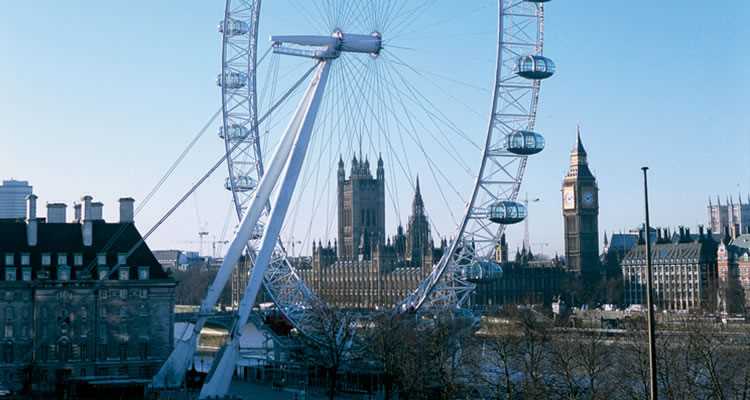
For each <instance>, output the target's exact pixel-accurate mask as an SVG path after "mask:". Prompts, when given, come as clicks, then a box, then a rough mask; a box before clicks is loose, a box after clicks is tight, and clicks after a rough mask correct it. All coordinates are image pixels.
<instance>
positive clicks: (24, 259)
mask: <svg viewBox="0 0 750 400" xmlns="http://www.w3.org/2000/svg"><path fill="white" fill-rule="evenodd" d="M30 264H31V256H30V255H29V253H22V254H21V265H30Z"/></svg>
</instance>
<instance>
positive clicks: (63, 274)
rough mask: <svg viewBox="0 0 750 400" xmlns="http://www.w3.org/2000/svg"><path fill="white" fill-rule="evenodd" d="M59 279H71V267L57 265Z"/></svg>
mask: <svg viewBox="0 0 750 400" xmlns="http://www.w3.org/2000/svg"><path fill="white" fill-rule="evenodd" d="M57 280H58V281H69V280H70V267H69V266H67V265H62V266H59V267H57Z"/></svg>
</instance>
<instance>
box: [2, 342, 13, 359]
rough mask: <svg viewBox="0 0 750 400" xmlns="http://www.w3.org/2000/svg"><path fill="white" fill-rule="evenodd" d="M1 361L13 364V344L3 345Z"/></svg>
mask: <svg viewBox="0 0 750 400" xmlns="http://www.w3.org/2000/svg"><path fill="white" fill-rule="evenodd" d="M3 361H4V362H5V363H6V364H10V363H12V362H13V343H12V342H7V343H5V344H4V345H3Z"/></svg>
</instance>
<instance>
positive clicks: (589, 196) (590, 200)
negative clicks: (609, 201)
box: [583, 192, 594, 206]
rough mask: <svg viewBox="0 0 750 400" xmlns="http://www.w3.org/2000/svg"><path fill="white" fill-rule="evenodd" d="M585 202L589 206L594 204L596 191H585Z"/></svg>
mask: <svg viewBox="0 0 750 400" xmlns="http://www.w3.org/2000/svg"><path fill="white" fill-rule="evenodd" d="M583 204H584V205H587V206H592V205H594V192H584V193H583Z"/></svg>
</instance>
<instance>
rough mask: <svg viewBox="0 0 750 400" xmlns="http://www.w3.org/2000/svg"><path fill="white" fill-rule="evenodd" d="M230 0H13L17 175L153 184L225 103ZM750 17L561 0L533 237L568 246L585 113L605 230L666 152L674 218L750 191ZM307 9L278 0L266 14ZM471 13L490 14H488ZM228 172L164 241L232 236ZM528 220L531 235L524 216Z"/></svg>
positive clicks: (697, 215)
mask: <svg viewBox="0 0 750 400" xmlns="http://www.w3.org/2000/svg"><path fill="white" fill-rule="evenodd" d="M481 1H484V0H481ZM449 4H450V3H449ZM452 4H455V5H454V6H453V7H455V9H444V10H442V12H444V13H446V14H447V15H449V14H452V13H455V14H460V13H462V12H465V10H464V9H462V8H461V7H464V6H461V5H460V4H463V2H453V3H452ZM222 6H223V2H220V1H180V2H178V1H159V2H152V1H132V2H129V3H128V5H127V6H125V5H118V6H117V7H116V6H113V5H112V3H107V2H93V1H68V2H58V1H35V2H4V4H3V5H2V13H0V138H2V146H0V177H2V178H10V177H14V178H18V179H27V180H29V181H31V183H32V184H33V185H34V187H35V192H36V193H37V194H38V195H39V196H40V197H41V200H42V202H43V203H44V202H46V201H50V202H52V201H65V202H67V203H69V204H70V203H72V201H73V200H75V199H77V198H79V197H80V196H81V195H83V194H84V193H88V194H92V195H94V197H95V198H97V199H99V200H101V201H103V202H105V216H107V217H108V218H115V217H116V208H115V206H114V202H115V201H116V199H117V198H118V197H121V196H133V197H135V198H136V199H139V198H142V197H143V196H145V194H146V193H147V192H148V190H149V189H150V188H151V186H152V185H153V184H154V183H155V182H156V181H157V180H158V177H159V176H160V175H161V174H162V173H163V171H164V170H165V169H166V168H167V167H168V166H169V165H170V164H171V162H172V160H173V159H174V158H175V157H176V155H177V154H178V153H179V151H180V150H181V149H182V148H183V147H184V146H185V144H186V143H187V142H188V141H189V140H190V138H191V137H192V136H193V135H194V134H195V132H196V131H197V130H198V129H199V128H200V127H201V125H203V124H204V123H205V121H206V120H207V119H208V117H209V116H210V115H211V114H213V112H214V111H216V109H217V108H218V107H219V98H218V92H217V90H216V87H215V85H214V82H213V81H214V79H215V76H216V71H217V70H218V66H219V58H218V56H219V50H218V46H219V37H218V35H217V33H216V25H217V22H218V21H219V19H220V18H221V16H222V12H223V11H222ZM749 17H750V5H748V4H747V2H745V1H741V0H733V1H728V2H723V3H722V6H721V7H717V6H715V5H713V6H712V5H708V3H706V2H704V1H697V0H691V1H682V2H654V1H646V0H637V1H636V0H634V1H629V2H614V1H607V2H591V1H585V2H584V1H577V2H573V1H552V2H550V3H548V7H547V20H546V49H545V53H546V54H547V55H548V56H550V57H552V58H554V60H555V61H556V63H557V65H558V73H557V75H556V76H555V77H554V79H551V80H548V81H545V82H544V84H543V88H542V100H541V105H540V112H539V117H538V123H537V127H538V129H539V130H540V131H542V132H544V133H545V135H546V137H547V141H548V147H547V149H546V150H545V152H544V153H542V154H541V155H540V156H537V157H535V158H534V159H533V160H532V161H531V162H530V164H529V168H528V173H527V177H526V179H525V183H524V187H523V189H522V190H523V191H524V192H526V191H528V192H529V194H530V196H531V197H540V198H541V199H542V201H541V202H540V203H537V204H535V205H533V206H532V210H531V212H532V217H531V219H530V226H531V235H532V242H535V243H549V246H547V249H546V250H545V251H547V252H554V251H560V250H561V249H562V217H561V211H560V208H561V207H560V203H561V200H560V184H561V181H562V178H563V176H564V174H565V172H566V169H567V164H568V155H569V150H570V148H571V146H572V145H573V142H574V138H575V129H576V125H577V124H580V125H581V126H582V132H583V139H584V143H585V145H586V147H587V149H588V152H589V159H590V163H591V167H592V169H593V171H594V173H595V174H596V175H597V178H598V180H599V187H600V190H601V192H600V203H601V211H600V221H599V224H600V229H601V230H602V232H603V231H604V230H607V231H610V232H611V231H613V230H620V229H628V228H630V227H632V226H634V225H636V224H638V223H639V221H641V220H642V218H643V217H642V215H643V212H642V200H641V196H642V193H641V187H640V183H641V180H640V179H641V175H640V167H641V166H642V165H649V166H650V167H651V171H652V172H651V183H652V187H651V192H652V220H653V223H654V224H657V225H673V226H674V225H678V224H686V225H693V226H694V225H697V224H699V223H705V220H706V214H707V213H706V209H705V206H706V201H707V197H708V196H709V195H714V196H715V195H716V194H720V195H721V196H722V199H723V198H724V197H725V196H726V195H727V194H732V195H734V196H735V197H736V196H737V193H738V192H739V191H742V193H743V194H746V193H748V192H750V116H749V114H750V113H748V111H747V105H748V104H750V78H748V76H747V72H746V70H747V66H748V65H750V55H748V53H747V51H746V48H747V45H746V43H747V42H748V40H749V39H750V28H748V25H747V21H748V18H749ZM298 18H299V16H298V15H296V14H295V10H294V9H287V10H280V9H276V10H273V11H272V12H271V13H270V14H269V15H268V16H267V21H271V22H272V23H274V24H276V23H278V25H283V24H290V23H293V22H294V21H296V20H297V19H298ZM480 20H482V19H481V18H478V21H480ZM457 23H459V24H465V26H463V25H459V26H456V27H453V29H456V30H460V29H464V28H465V29H466V31H467V32H471V31H472V30H477V31H482V30H478V28H477V26H476V24H472V23H471V18H464V19H461V20H460V21H459V22H457ZM492 29H493V27H491V26H490V27H488V28H487V30H486V31H491V30H492ZM460 45H461V44H460V43H455V44H451V46H460ZM488 52H490V53H491V52H492V50H488ZM458 62H459V61H457V60H452V61H450V62H449V63H447V65H446V69H447V70H449V71H450V68H451V67H457V66H458V65H459V64H457V63H458ZM451 63H454V64H451ZM220 151H221V143H219V142H218V140H217V139H216V136H215V134H214V133H213V128H212V130H211V132H210V133H209V134H207V135H206V136H205V137H204V138H203V139H202V140H201V141H200V142H199V144H198V146H197V147H196V150H195V151H194V153H192V154H191V156H190V157H189V159H188V160H186V163H185V164H184V165H183V166H182V167H181V168H180V169H179V170H178V171H177V173H176V174H175V177H174V178H173V179H172V180H170V181H169V183H168V184H167V185H166V187H165V188H164V190H163V192H161V193H160V194H159V196H157V197H156V198H155V199H154V200H153V201H152V202H151V203H150V207H149V208H148V209H146V210H144V212H143V213H142V214H141V215H139V216H138V222H139V226H140V227H141V229H146V228H147V227H149V226H150V225H151V224H152V223H153V222H154V221H155V220H156V219H157V218H158V217H159V215H160V214H161V212H162V211H163V210H164V209H166V208H167V207H168V206H169V205H170V203H171V201H172V200H173V199H174V198H175V197H176V196H177V194H178V193H181V192H182V191H183V190H185V188H187V187H188V185H189V184H190V182H192V181H193V180H194V179H195V178H196V177H197V176H199V175H200V174H201V173H202V172H203V171H204V170H205V169H206V167H207V166H208V165H209V164H210V163H212V161H213V160H214V159H216V158H217V157H218V155H219V154H220ZM222 180H223V178H222V177H221V176H217V177H215V178H213V179H212V180H210V181H209V182H208V183H207V184H206V186H205V187H203V188H201V189H200V190H199V192H198V194H197V196H196V198H195V199H192V200H191V201H189V202H188V203H186V205H185V208H184V209H183V210H181V211H180V212H178V213H177V214H176V215H175V217H174V219H173V220H170V222H169V223H167V224H166V225H165V226H164V227H163V229H162V230H161V231H159V233H157V234H156V235H155V236H154V237H153V240H151V241H150V244H151V246H152V247H155V248H162V247H195V244H193V243H188V242H189V241H195V240H197V231H198V229H199V225H204V226H205V227H206V229H207V230H209V231H210V232H212V236H213V235H216V236H219V233H220V232H221V231H222V230H224V229H223V225H224V220H225V216H226V214H227V209H228V208H227V206H228V203H226V201H225V195H226V193H223V190H222V189H221V185H222ZM428 206H429V204H428ZM432 217H433V218H438V217H436V216H435V215H433V216H432ZM199 221H200V222H199ZM511 233H512V235H513V236H512V237H511V241H512V243H519V242H520V240H521V236H520V234H521V231H520V229H518V228H514V229H513V230H511Z"/></svg>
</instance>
